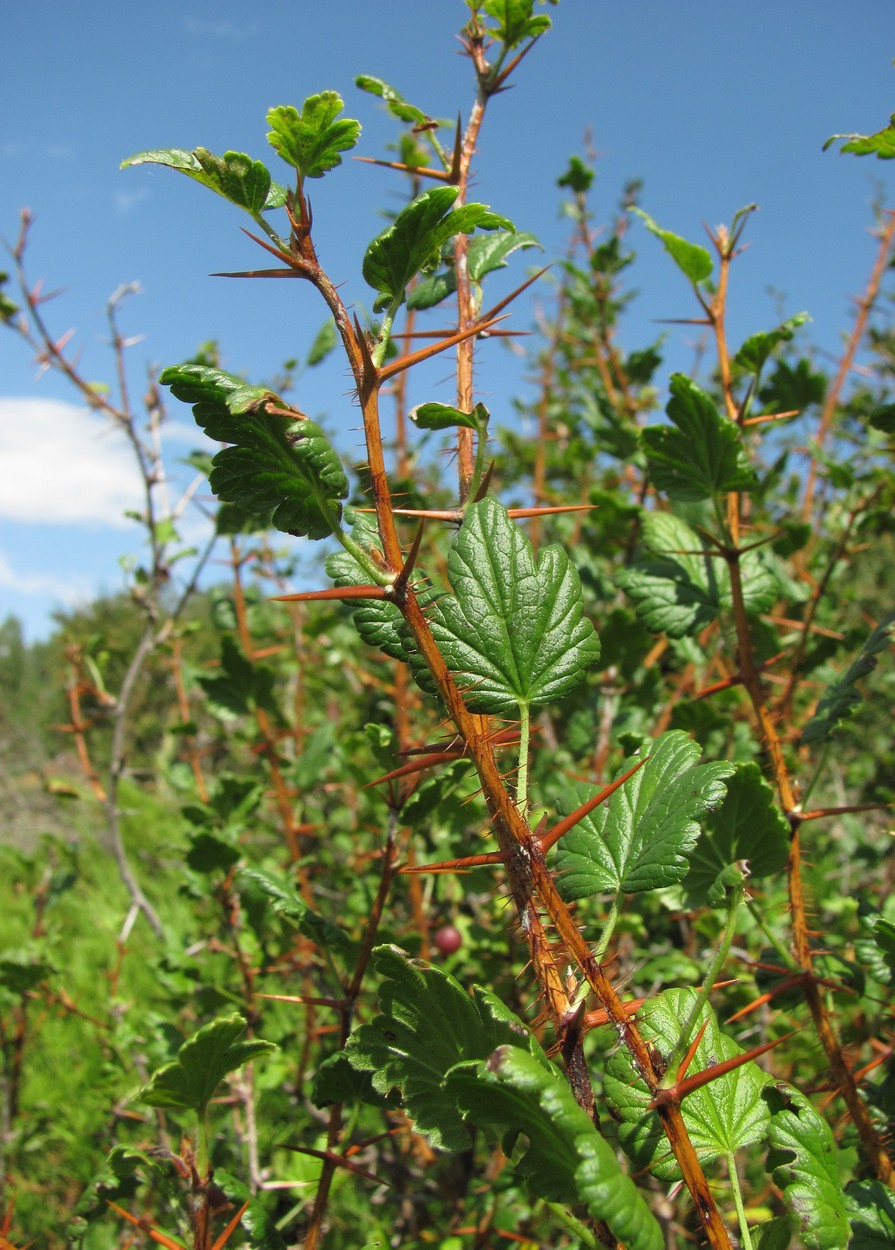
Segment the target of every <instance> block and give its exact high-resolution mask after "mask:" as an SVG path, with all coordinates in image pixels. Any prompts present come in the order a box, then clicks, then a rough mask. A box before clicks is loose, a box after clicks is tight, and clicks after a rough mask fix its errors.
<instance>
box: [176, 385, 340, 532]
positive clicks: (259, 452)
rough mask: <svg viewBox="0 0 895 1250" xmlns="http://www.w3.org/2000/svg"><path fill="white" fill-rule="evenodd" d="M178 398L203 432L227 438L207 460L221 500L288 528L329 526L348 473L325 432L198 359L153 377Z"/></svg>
mask: <svg viewBox="0 0 895 1250" xmlns="http://www.w3.org/2000/svg"><path fill="white" fill-rule="evenodd" d="M159 380H160V381H161V382H162V383H163V384H164V385H166V386H170V387H171V390H172V392H173V393H174V395H176V397H177V398H178V399H180V400H183V402H184V403H188V404H192V405H193V415H194V416H195V418H196V421H197V422H198V424H199V425H201V426H202V427H203V429H204V430H205V432H206V433H207V434H208V436H209V437H210V438H213V439H215V440H217V441H218V442H226V443H232V444H234V445H233V446H231V447H226V448H225V449H224V450H223V451H220V452H218V454H217V455H216V456H215V457H214V460H213V461H212V465H213V467H212V471H211V476H210V478H209V484H210V486H211V489H212V490H213V491H214V493H215V494H216V495H217V497H218V498H219V499H220V500H221V501H222V502H223V503H232V504H237V505H238V506H239V507H240V508H242V509H244V510H245V511H246V512H250V513H254V514H256V515H258V514H262V515H265V514H270V515H271V517H272V520H273V524H274V525H275V526H276V527H277V528H278V529H281V530H285V531H287V532H288V533H291V534H299V535H305V536H307V537H308V538H324V537H326V536H328V535H330V534H332V533H333V532H334V530H335V529H336V527H337V526H338V524H339V522H340V520H341V515H342V509H341V500H342V499H344V498H345V497H346V495H347V494H348V479H347V478H346V476H345V472H344V470H343V469H342V465H341V463H340V461H339V457H338V456H337V455H336V452H335V451H334V449H333V447H332V446H331V444H330V442H329V440H328V439H327V438H326V435H325V434H324V433H323V431H322V430H321V429H320V427H319V426H318V425H316V424H315V423H314V422H313V421H310V420H308V419H303V420H289V419H287V418H284V417H283V416H282V415H280V413H279V412H278V411H275V410H276V409H277V408H279V406H280V401H279V400H278V399H277V397H276V396H275V395H273V394H272V393H271V392H270V391H269V390H267V389H266V388H264V387H259V386H248V385H247V384H246V383H244V382H243V381H242V380H241V379H240V378H237V377H234V376H233V375H232V374H228V373H224V372H223V371H222V370H220V369H211V368H208V367H207V366H205V365H176V366H173V367H172V368H169V369H165V371H164V372H163V373H162V375H161V377H160V379H159Z"/></svg>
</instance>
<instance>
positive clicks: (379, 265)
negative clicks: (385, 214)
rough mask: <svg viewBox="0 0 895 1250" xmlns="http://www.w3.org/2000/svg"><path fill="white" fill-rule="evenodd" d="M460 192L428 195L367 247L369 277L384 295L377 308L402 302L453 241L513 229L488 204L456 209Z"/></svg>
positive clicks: (455, 189) (453, 189)
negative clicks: (475, 233) (462, 236)
mask: <svg viewBox="0 0 895 1250" xmlns="http://www.w3.org/2000/svg"><path fill="white" fill-rule="evenodd" d="M459 193H460V192H459V188H458V187H432V188H430V189H429V190H428V191H424V192H423V193H422V195H418V196H417V198H416V199H415V200H413V201H412V202H411V203H410V204H408V205H407V207H406V208H405V209H403V210H402V211H401V212H400V213H399V214H398V216H397V217H396V218H395V220H394V221H393V222H392V224H391V225H390V226H389V227H388V229H386V230H384V231H383V232H382V234H380V235H379V236H378V237H377V238H375V239H374V240H373V242H372V243H371V244H370V246H369V247H368V248H367V252H366V255H365V256H364V262H363V275H364V278H365V280H366V281H367V283H368V284H369V285H370V286H371V287H373V289H374V290H375V291H377V292H378V295H377V298H376V302H375V304H374V308H375V309H377V310H379V309H382V308H385V307H387V306H388V305H389V304H391V303H395V302H397V303H401V302H402V301H403V299H404V296H405V292H406V290H407V285H408V283H409V282H410V280H411V278H412V277H414V275H415V274H417V273H419V272H421V271H423V270H426V269H430V268H432V267H433V266H434V265H436V264H437V263H438V261H439V259H440V256H441V249H442V247H443V246H444V244H445V243H446V242H447V241H448V239H452V238H453V237H454V236H455V235H457V234H471V233H472V232H473V231H474V230H476V229H479V230H512V229H513V223H512V222H511V221H508V220H507V218H506V217H500V216H498V214H497V213H492V212H491V210H490V209H489V208H488V207H487V206H486V205H484V204H463V205H461V206H460V208H457V209H454V208H453V205H454V201H455V200H456V198H457V196H458V195H459ZM452 210H453V211H452Z"/></svg>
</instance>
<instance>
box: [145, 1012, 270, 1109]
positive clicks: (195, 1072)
mask: <svg viewBox="0 0 895 1250" xmlns="http://www.w3.org/2000/svg"><path fill="white" fill-rule="evenodd" d="M245 1031H246V1022H245V1019H244V1018H243V1017H242V1016H240V1015H232V1016H227V1017H225V1018H223V1019H220V1020H213V1021H212V1023H211V1024H206V1026H205V1027H204V1028H203V1029H200V1030H199V1032H198V1033H195V1034H194V1035H193V1036H192V1037H191V1038H190V1039H189V1040H188V1041H186V1042H184V1043H183V1045H182V1046H181V1048H180V1050H179V1051H178V1052H177V1058H176V1059H175V1060H174V1062H173V1063H168V1064H165V1066H164V1067H163V1068H159V1070H158V1071H157V1072H155V1073H154V1074H153V1076H152V1079H151V1080H150V1082H149V1084H148V1085H145V1086H144V1087H143V1089H141V1090H140V1093H139V1094H138V1095H137V1098H138V1101H140V1102H144V1103H147V1104H148V1105H149V1106H151V1107H179V1108H181V1109H183V1110H192V1111H195V1112H197V1113H198V1114H199V1115H200V1116H202V1115H204V1113H205V1108H206V1107H207V1106H208V1104H209V1103H210V1102H211V1100H212V1098H213V1097H214V1094H215V1091H216V1090H217V1087H218V1086H219V1085H220V1083H221V1081H223V1079H224V1078H225V1077H226V1076H228V1075H229V1074H230V1073H231V1072H235V1071H236V1069H237V1068H241V1067H242V1066H243V1064H246V1063H248V1062H249V1060H250V1059H254V1058H255V1057H256V1056H257V1055H263V1054H267V1053H269V1052H270V1051H272V1050H276V1049H277V1047H276V1046H275V1045H274V1044H273V1042H263V1041H260V1040H257V1039H256V1040H252V1041H243V1040H240V1039H242V1037H243V1034H244V1033H245Z"/></svg>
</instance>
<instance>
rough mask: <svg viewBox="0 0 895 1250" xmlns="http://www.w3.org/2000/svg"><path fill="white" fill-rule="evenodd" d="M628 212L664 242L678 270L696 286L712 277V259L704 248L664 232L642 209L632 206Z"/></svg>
mask: <svg viewBox="0 0 895 1250" xmlns="http://www.w3.org/2000/svg"><path fill="white" fill-rule="evenodd" d="M628 211H629V212H631V213H636V214H637V216H638V217H639V218H640V219H641V220H642V221H643V224H644V225H645V226H646V228H647V230H649V231H650V233H651V234H654V235H655V236H656V238H657V239H661V240H662V242H663V243H664V244H665V250H666V252H668V253H669V255H670V256H671V258H672V260H673V261H674V263H675V264H676V265H677V267H678V269H680V270H681V272H682V273H684V274H685V275H686V277H688V278H689V279H690V281H691V282H692V283H693V284H694V285H696V284H697V283H699V282H704V281H705V280H706V278H708V277H709V276H710V275H711V272H712V258H711V256H710V255H709V253H708V252H707V251H706V249H705V248H704V247H699V245H698V244H696V243H688V242H687V240H686V239H682V238H681V237H680V235H677V234H672V233H671V231H670V230H663V229H662V228H661V226H659V225H657V223H656V222H655V221H653V219H652V217H650V215H649V214H648V213H645V212H644V211H643V209H642V208H637V207H635V206H633V205H632V207H631V208H630V209H629V210H628Z"/></svg>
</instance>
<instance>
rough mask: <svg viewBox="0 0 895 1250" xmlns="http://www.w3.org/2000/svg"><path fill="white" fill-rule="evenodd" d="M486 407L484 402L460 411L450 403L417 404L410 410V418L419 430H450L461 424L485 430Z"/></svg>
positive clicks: (486, 424)
mask: <svg viewBox="0 0 895 1250" xmlns="http://www.w3.org/2000/svg"><path fill="white" fill-rule="evenodd" d="M489 415H490V414H489V412H488V409H487V408H486V407H485V405H484V404H476V406H475V408H474V409H473V410H472V412H461V411H460V409H459V408H454V407H452V406H451V405H450V404H436V403H429V404H417V406H416V407H415V408H411V410H410V420H411V421H412V422H413V423H414V425H415V426H416V427H417V429H419V430H451V429H454V428H455V427H456V426H458V425H459V426H463V428H464V429H467V430H479V431H480V432H481V431H483V430H486V429H487V427H488V417H489Z"/></svg>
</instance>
